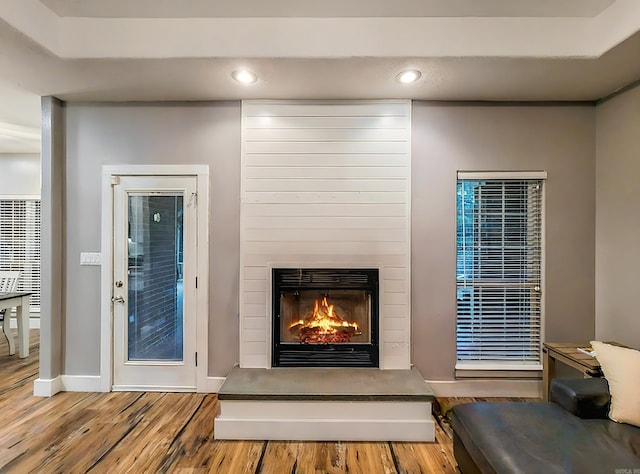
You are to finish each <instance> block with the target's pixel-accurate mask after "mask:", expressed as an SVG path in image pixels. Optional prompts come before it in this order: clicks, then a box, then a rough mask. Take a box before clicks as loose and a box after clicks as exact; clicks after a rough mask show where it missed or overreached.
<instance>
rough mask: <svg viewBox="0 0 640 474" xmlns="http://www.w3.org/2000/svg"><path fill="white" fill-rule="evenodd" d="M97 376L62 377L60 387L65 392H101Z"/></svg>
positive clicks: (100, 381) (100, 380)
mask: <svg viewBox="0 0 640 474" xmlns="http://www.w3.org/2000/svg"><path fill="white" fill-rule="evenodd" d="M101 383H102V378H101V377H100V376H99V375H63V376H62V387H63V389H64V391H66V392H102V391H103V390H102V386H101Z"/></svg>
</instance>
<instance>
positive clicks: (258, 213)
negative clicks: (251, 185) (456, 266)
mask: <svg viewBox="0 0 640 474" xmlns="http://www.w3.org/2000/svg"><path fill="white" fill-rule="evenodd" d="M243 207H244V209H243V213H244V216H245V217H248V218H251V217H264V216H270V217H289V218H294V217H295V218H297V217H313V216H318V217H319V216H322V217H335V216H338V215H339V216H342V217H376V216H378V217H406V216H407V215H408V209H407V206H406V204H405V203H402V204H369V203H365V204H321V205H316V204H310V205H308V206H305V207H302V206H300V204H299V203H293V204H284V203H283V204H263V203H256V204H250V203H245V205H244V206H243Z"/></svg>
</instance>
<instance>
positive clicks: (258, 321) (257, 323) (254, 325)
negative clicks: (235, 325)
mask: <svg viewBox="0 0 640 474" xmlns="http://www.w3.org/2000/svg"><path fill="white" fill-rule="evenodd" d="M243 327H244V329H263V330H264V329H266V327H267V321H266V319H265V318H244V321H243Z"/></svg>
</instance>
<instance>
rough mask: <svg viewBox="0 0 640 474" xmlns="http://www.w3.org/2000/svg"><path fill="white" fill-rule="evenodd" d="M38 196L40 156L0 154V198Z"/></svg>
mask: <svg viewBox="0 0 640 474" xmlns="http://www.w3.org/2000/svg"><path fill="white" fill-rule="evenodd" d="M26 195H30V196H40V155H39V154H35V155H34V154H31V153H25V154H8V153H7V154H2V153H0V196H26Z"/></svg>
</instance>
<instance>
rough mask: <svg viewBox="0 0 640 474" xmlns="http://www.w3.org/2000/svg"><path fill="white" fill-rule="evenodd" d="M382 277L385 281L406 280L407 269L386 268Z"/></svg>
mask: <svg viewBox="0 0 640 474" xmlns="http://www.w3.org/2000/svg"><path fill="white" fill-rule="evenodd" d="M383 276H384V278H385V280H404V279H406V278H407V269H406V268H404V267H386V268H385V269H384V275H383Z"/></svg>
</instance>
